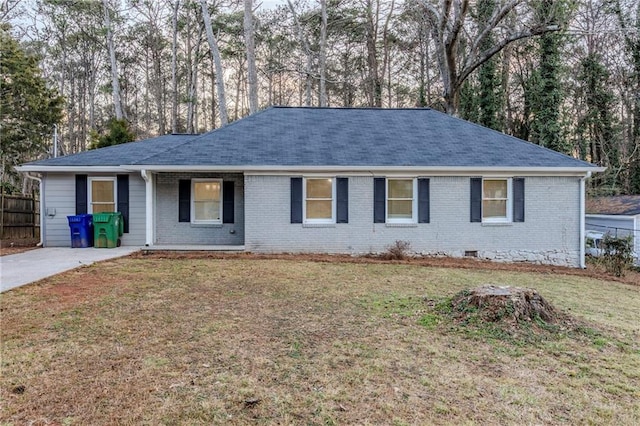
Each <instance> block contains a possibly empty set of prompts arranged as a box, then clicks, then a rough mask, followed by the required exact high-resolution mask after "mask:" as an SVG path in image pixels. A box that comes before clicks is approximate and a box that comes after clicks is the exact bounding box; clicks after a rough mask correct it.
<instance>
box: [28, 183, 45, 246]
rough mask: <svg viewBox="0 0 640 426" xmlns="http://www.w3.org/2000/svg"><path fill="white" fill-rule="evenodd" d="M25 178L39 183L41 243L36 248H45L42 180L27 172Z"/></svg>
mask: <svg viewBox="0 0 640 426" xmlns="http://www.w3.org/2000/svg"><path fill="white" fill-rule="evenodd" d="M24 176H25V177H26V178H27V179H32V180H36V181H38V186H39V188H38V192H39V193H40V242H39V243H38V244H36V247H43V246H44V234H45V227H44V224H45V221H44V186H43V184H42V178H39V177H37V176H32V175H31V173H29V172H26V173H25V174H24Z"/></svg>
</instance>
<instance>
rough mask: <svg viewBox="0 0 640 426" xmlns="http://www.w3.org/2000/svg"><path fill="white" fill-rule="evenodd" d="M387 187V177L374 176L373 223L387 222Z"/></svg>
mask: <svg viewBox="0 0 640 426" xmlns="http://www.w3.org/2000/svg"><path fill="white" fill-rule="evenodd" d="M386 193H387V188H386V179H385V178H373V223H385V221H386V218H385V215H386V208H385V207H386V206H385V205H386V203H387V200H386V198H387V194H386Z"/></svg>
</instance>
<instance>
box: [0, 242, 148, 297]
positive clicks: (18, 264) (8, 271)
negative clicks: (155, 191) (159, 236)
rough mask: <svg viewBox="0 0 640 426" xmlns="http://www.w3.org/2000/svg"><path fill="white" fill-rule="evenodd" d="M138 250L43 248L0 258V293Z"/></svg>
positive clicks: (122, 248)
mask: <svg viewBox="0 0 640 426" xmlns="http://www.w3.org/2000/svg"><path fill="white" fill-rule="evenodd" d="M138 250H140V248H139V247H117V248H112V249H96V248H92V247H89V248H76V249H72V248H66V247H46V248H40V249H34V250H29V251H25V252H23V253H18V254H11V255H8V256H0V293H1V292H4V291H7V290H11V289H12V288H15V287H19V286H21V285H25V284H29V283H32V282H35V281H38V280H41V279H43V278H47V277H50V276H52V275H56V274H59V273H60V272H64V271H68V270H70V269H75V268H78V267H80V266H84V265H91V264H92V263H95V262H99V261H101V260H107V259H114V258H116V257H122V256H126V255H128V254H131V253H133V252H136V251H138Z"/></svg>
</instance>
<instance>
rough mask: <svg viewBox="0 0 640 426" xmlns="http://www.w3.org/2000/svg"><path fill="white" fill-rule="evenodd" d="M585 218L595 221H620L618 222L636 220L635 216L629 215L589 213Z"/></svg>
mask: <svg viewBox="0 0 640 426" xmlns="http://www.w3.org/2000/svg"><path fill="white" fill-rule="evenodd" d="M585 217H591V218H594V219H618V220H633V219H635V215H627V214H596V213H587V214H585Z"/></svg>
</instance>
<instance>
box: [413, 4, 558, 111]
mask: <svg viewBox="0 0 640 426" xmlns="http://www.w3.org/2000/svg"><path fill="white" fill-rule="evenodd" d="M421 1H422V5H423V7H424V10H425V11H426V14H427V16H428V20H429V23H430V29H431V36H432V38H433V41H434V43H435V46H436V52H435V56H436V59H437V62H438V67H439V69H440V76H441V78H442V84H443V89H444V93H443V97H444V101H445V110H446V112H447V113H449V114H457V112H458V106H459V101H460V99H459V96H460V89H461V87H462V83H463V82H464V81H465V80H466V79H467V77H469V75H470V74H471V73H472V72H473V71H475V70H476V69H477V68H478V67H479V66H480V65H482V64H484V63H485V62H487V61H488V60H489V59H491V58H492V57H493V56H494V55H495V54H496V53H498V52H500V51H501V50H502V49H504V48H505V47H506V46H508V45H509V44H511V43H513V42H514V41H516V40H521V39H524V38H528V37H533V36H536V35H541V34H545V33H548V32H551V31H557V30H559V29H560V27H559V25H558V23H557V22H536V21H535V20H534V21H532V22H528V23H525V22H521V25H517V26H511V27H510V26H508V25H507V24H508V23H509V22H510V20H507V19H506V17H507V16H508V15H510V14H512V13H516V14H521V15H524V16H527V15H530V14H528V13H527V11H526V10H523V11H519V10H516V9H517V7H518V6H519V5H521V4H523V3H525V1H524V0H505V1H503V2H501V3H500V2H497V3H496V8H495V9H494V11H493V13H492V15H491V17H490V18H489V19H488V20H487V22H486V25H485V26H484V27H482V28H478V29H477V31H475V34H474V32H472V31H470V30H469V28H467V27H465V23H466V20H467V18H468V15H469V6H470V0H444V1H442V2H440V4H439V5H438V6H436V5H434V4H433V2H432V1H431V0H421ZM549 15H553V14H552V13H550V14H549ZM496 29H500V30H501V31H499V32H498V31H496V32H498V33H499V34H500V36H501V38H496V42H495V43H494V44H493V45H492V46H490V47H488V48H485V49H482V46H483V44H484V43H483V42H484V41H485V40H486V39H487V38H488V37H489V34H491V33H492V32H494V30H496Z"/></svg>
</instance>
